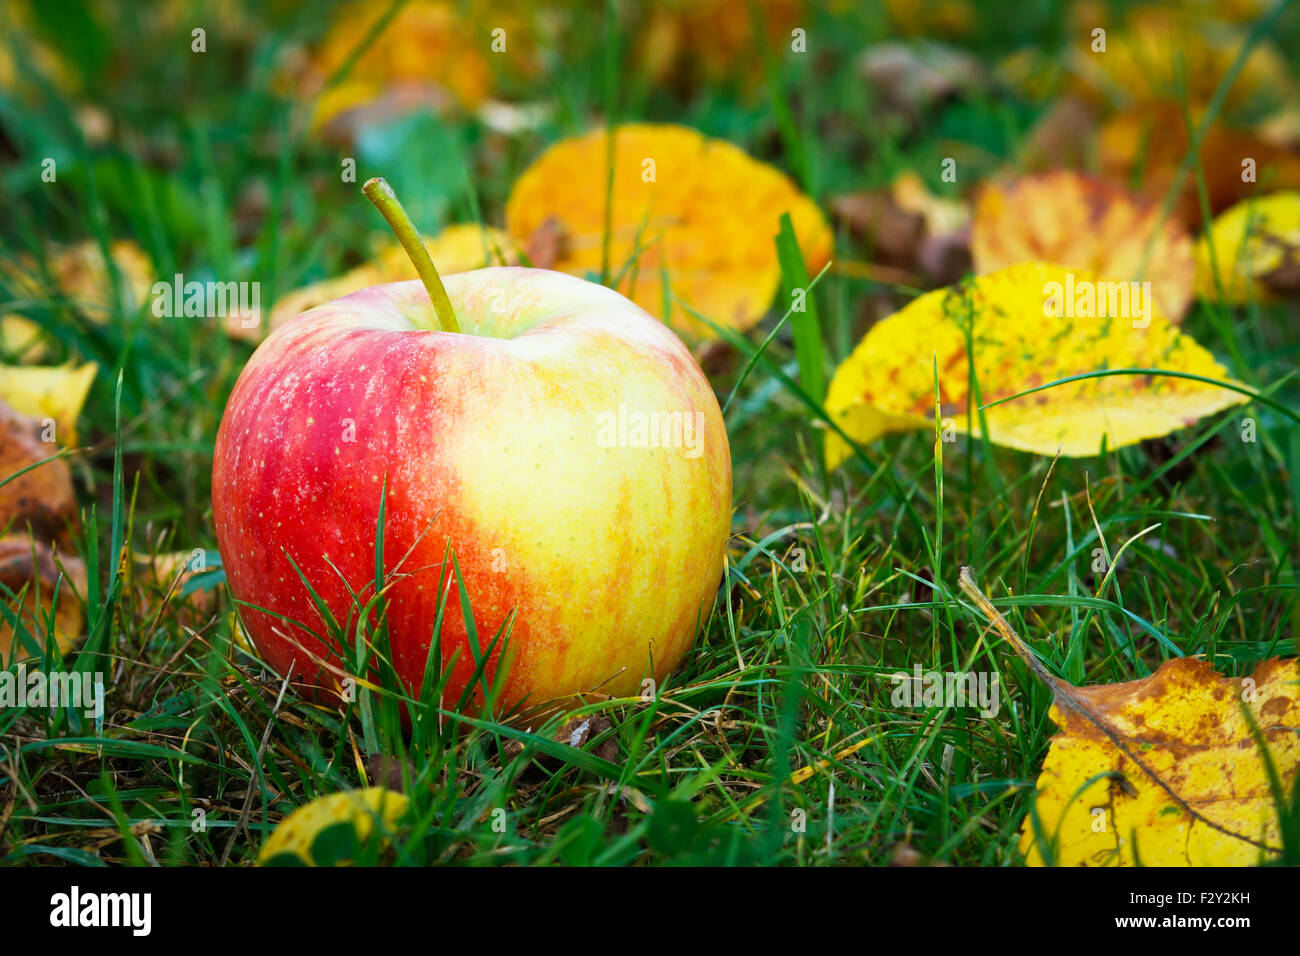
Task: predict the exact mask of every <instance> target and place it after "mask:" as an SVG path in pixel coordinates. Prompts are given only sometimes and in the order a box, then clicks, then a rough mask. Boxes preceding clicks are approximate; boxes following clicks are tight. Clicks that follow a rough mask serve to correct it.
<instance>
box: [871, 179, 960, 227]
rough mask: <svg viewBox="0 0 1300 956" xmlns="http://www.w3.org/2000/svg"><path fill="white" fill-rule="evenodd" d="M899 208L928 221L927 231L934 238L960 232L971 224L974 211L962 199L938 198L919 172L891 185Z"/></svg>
mask: <svg viewBox="0 0 1300 956" xmlns="http://www.w3.org/2000/svg"><path fill="white" fill-rule="evenodd" d="M889 191H890V193H891V194H892V195H893V197H894V202H896V203H897V204H898V206H899V208H901V209H903V210H904V211H905V212H910V213H915V214H917V215H919V216H920V217H921V218H922V219H923V220H924V221H925V230H926V232H928V233H929V234H930V235H932V236H937V235H943V234H945V233H952V232H959V231H960V230H962V229H964V228H966V227H967V226H969V225H970V220H971V210H970V206H969V205H967V204H966V203H965V202H963V201H962V200H960V199H948V198H945V197H942V196H936V195H935V194H934V193H932V192H931V191H930V187H928V186H927V185H926V184H925V181H924V180H923V179H921V177H920V176H918V175H917V174H916V173H914V172H911V171H910V170H909V171H908V172H904V173H900V174H899V175H898V176H896V177H895V178H894V181H893V182H892V183H891V184H890V186H889Z"/></svg>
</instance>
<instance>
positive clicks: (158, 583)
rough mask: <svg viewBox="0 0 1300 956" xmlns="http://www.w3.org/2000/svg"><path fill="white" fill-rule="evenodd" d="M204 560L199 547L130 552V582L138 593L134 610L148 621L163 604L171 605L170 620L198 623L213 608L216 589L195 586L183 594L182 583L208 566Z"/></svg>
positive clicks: (215, 600) (203, 620)
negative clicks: (193, 548) (152, 552)
mask: <svg viewBox="0 0 1300 956" xmlns="http://www.w3.org/2000/svg"><path fill="white" fill-rule="evenodd" d="M204 562H205V553H204V552H203V550H202V549H197V550H190V551H163V552H159V553H157V554H145V553H142V552H139V551H135V552H132V554H131V577H130V582H131V586H132V587H133V588H134V589H135V590H136V591H137V592H138V595H139V598H138V603H137V604H136V606H135V611H136V613H137V614H138V615H139V616H140V617H142V618H144V619H146V620H149V621H152V620H154V619H155V618H157V617H158V615H159V614H160V613H161V612H162V610H163V609H164V608H171V609H172V613H173V618H172V620H174V621H175V622H176V624H178V625H179V626H181V627H189V628H195V629H197V628H198V627H200V626H201V625H202V624H203V623H204V622H205V621H206V620H208V618H210V617H211V616H212V614H213V612H214V611H215V610H216V603H217V598H216V592H215V591H214V590H213V589H212V588H207V587H195V588H193V589H192V590H190V591H189V593H188V594H187V593H186V587H185V586H186V584H187V583H188V582H190V581H191V580H193V579H194V578H195V577H197V576H199V575H202V574H206V573H207V572H208V571H209V570H211V569H209V568H207V567H206V566H205V564H204Z"/></svg>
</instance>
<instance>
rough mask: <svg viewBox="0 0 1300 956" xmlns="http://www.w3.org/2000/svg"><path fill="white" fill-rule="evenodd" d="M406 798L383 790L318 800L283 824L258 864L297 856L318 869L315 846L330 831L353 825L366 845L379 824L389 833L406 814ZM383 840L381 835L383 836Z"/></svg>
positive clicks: (268, 839)
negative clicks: (313, 856) (321, 836)
mask: <svg viewBox="0 0 1300 956" xmlns="http://www.w3.org/2000/svg"><path fill="white" fill-rule="evenodd" d="M407 803H408V801H407V798H406V797H405V796H404V795H403V794H400V793H396V792H395V791H392V790H386V789H384V788H383V787H367V788H366V789H364V790H344V791H342V792H340V793H331V794H329V795H328V796H324V797H319V798H318V799H316V800H313V801H312V802H311V803H308V804H306V805H304V806H301V807H299V808H298V809H296V810H294V811H293V813H291V814H289V815H288V816H287V817H285V818H284V820H282V821H281V822H280V825H279V826H277V827H276V828H275V830H274V831H273V832H272V833H271V836H270V837H268V838H267V841H266V843H264V844H263V845H262V851H261V852H260V853H259V854H258V856H257V862H258V863H259V864H263V863H266V862H267V861H269V860H270V859H271V858H272V857H274V856H277V855H278V854H281V853H288V854H291V855H293V856H297V857H298V858H299V859H301V860H302V861H303V863H305V864H306V865H307V866H316V865H317V864H316V861H315V860H314V859H313V858H312V854H311V850H312V842H313V841H314V840H315V839H316V837H317V836H318V835H319V834H320V832H321V831H322V830H324V829H326V828H327V827H331V826H334V825H335V824H337V823H350V824H352V826H353V827H354V829H355V830H356V834H357V843H358V844H359V845H360V844H364V843H365V842H366V841H367V840H368V839H369V838H370V835H371V833H373V832H374V829H375V823H376V822H379V824H380V826H381V828H382V830H384V831H389V830H392V828H393V827H394V826H395V825H396V823H397V821H398V820H399V819H400V818H401V817H402V815H403V814H404V813H405V812H406V806H407ZM381 837H382V835H381Z"/></svg>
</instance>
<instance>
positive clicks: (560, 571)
mask: <svg viewBox="0 0 1300 956" xmlns="http://www.w3.org/2000/svg"><path fill="white" fill-rule="evenodd" d="M445 285H446V288H447V293H448V296H449V297H450V299H451V302H452V305H453V307H454V309H455V311H456V314H457V316H458V319H459V321H460V325H461V332H460V333H450V332H443V331H440V330H435V329H431V328H430V326H431V323H432V316H433V306H432V304H431V303H430V301H429V297H428V295H427V293H426V292H425V290H424V288H423V286H422V285H421V284H420V283H419V282H418V281H410V282H398V283H392V284H389V285H380V286H374V287H372V288H369V289H365V290H362V291H360V292H356V293H353V294H352V295H348V296H345V297H343V298H340V299H337V300H335V301H333V302H330V303H327V304H325V305H322V306H319V307H317V308H315V309H312V310H310V311H308V312H305V313H303V314H302V315H301V316H299V317H298V318H297V319H295V320H293V321H292V322H290V323H288V324H286V325H285V326H283V327H281V328H280V329H278V330H276V331H275V332H274V333H273V334H272V335H271V336H270V337H269V338H267V340H266V341H265V342H263V343H262V345H261V346H260V347H259V348H258V349H257V351H256V352H255V353H254V355H253V357H252V358H251V359H250V360H249V362H248V365H247V366H246V367H245V369H244V371H243V372H242V374H241V375H240V377H239V380H238V382H237V383H236V385H235V388H234V390H233V392H232V393H231V396H230V401H229V404H228V405H227V407H226V412H225V415H224V417H223V419H222V422H221V427H220V429H219V431H218V434H217V443H216V450H215V454H214V462H213V473H212V508H213V517H214V520H215V524H216V532H217V542H218V546H219V548H220V551H221V555H222V559H223V563H224V566H225V569H226V576H227V581H228V583H229V587H230V590H231V593H232V594H233V595H234V597H235V598H236V599H237V600H239V601H243V602H248V604H251V605H255V606H256V607H258V608H263V609H265V610H266V611H270V612H273V614H278V615H282V616H283V618H285V619H288V620H289V621H294V622H299V623H301V624H306V625H307V626H308V627H309V628H311V629H312V630H314V631H315V632H316V634H318V635H321V637H324V638H326V640H324V641H322V640H318V639H317V638H316V637H313V636H312V635H311V634H310V633H309V632H307V631H306V630H304V629H303V628H301V627H299V626H296V625H293V624H289V623H286V621H285V620H284V619H281V618H277V617H274V616H272V615H271V614H267V613H263V612H262V611H259V610H253V609H252V608H249V607H246V606H244V607H241V608H240V614H241V617H242V620H243V622H244V626H245V629H246V632H247V634H248V636H249V637H250V638H251V640H252V642H253V644H254V645H255V646H256V648H257V649H258V652H259V653H260V654H261V656H262V657H263V659H264V660H265V662H266V663H267V664H269V665H270V666H272V667H273V668H275V669H276V670H277V671H278V672H279V673H281V674H286V673H288V671H289V668H290V665H292V666H293V675H294V678H295V680H296V681H302V682H304V683H305V684H306V685H307V686H308V687H311V686H312V685H314V687H315V688H316V689H317V690H318V691H328V690H337V688H338V686H339V681H340V680H341V679H342V678H343V677H344V676H346V674H347V673H348V671H346V670H345V669H343V668H342V667H341V665H340V661H339V659H338V656H337V654H338V649H337V648H336V647H334V646H333V643H332V642H331V641H329V640H328V633H329V632H328V630H327V629H326V627H325V626H324V624H323V622H322V619H321V616H320V614H319V613H318V611H317V609H316V607H315V606H314V604H313V602H312V600H311V598H310V595H309V594H308V592H307V589H306V588H305V586H304V585H303V583H302V580H301V579H300V578H299V576H298V574H297V572H295V571H294V569H293V566H292V565H291V564H290V563H289V560H288V558H287V557H286V555H290V556H292V557H293V560H294V562H295V563H296V564H297V565H298V568H299V569H300V570H301V571H302V574H303V575H304V576H305V577H306V579H307V580H308V581H310V582H311V584H312V586H313V588H314V589H315V590H316V592H317V594H318V595H319V596H320V597H321V598H322V599H323V600H324V602H325V603H326V605H327V606H328V607H329V608H330V609H331V611H332V613H333V615H334V617H335V618H336V620H338V621H339V622H344V621H347V620H348V618H349V613H350V612H352V608H353V602H352V598H351V596H350V595H349V591H348V587H347V586H350V587H351V588H352V589H353V590H354V591H355V592H356V593H357V594H359V595H361V600H362V603H363V604H364V603H365V601H366V600H368V599H369V598H370V597H371V596H373V593H374V580H375V534H376V523H377V518H378V513H379V504H380V496H381V489H382V488H384V487H385V482H386V488H387V490H386V498H385V540H384V562H385V573H386V577H385V579H386V580H387V581H389V585H388V604H389V608H388V614H389V616H388V626H389V635H390V639H391V646H392V653H393V659H394V664H395V667H396V670H397V673H398V675H399V676H400V678H401V679H402V681H403V682H404V683H405V685H406V687H407V690H408V692H409V693H411V694H412V695H413V696H414V695H418V693H419V688H420V686H421V683H422V681H423V677H424V672H425V663H426V659H427V657H428V654H429V648H430V646H431V640H432V635H433V632H434V622H435V616H436V614H437V608H438V603H439V593H438V592H439V588H438V581H439V575H440V572H441V571H442V564H443V560H444V555H445V553H446V550H445V549H446V548H447V546H448V545H450V547H451V548H452V550H453V551H454V553H455V556H456V560H457V562H458V564H459V568H460V572H461V576H462V579H463V581H464V584H465V587H466V590H467V592H468V595H469V598H470V602H471V608H472V613H473V621H474V624H475V629H476V632H477V635H478V647H479V648H486V647H487V646H488V644H489V643H490V642H491V640H492V638H493V636H494V635H495V634H496V633H497V631H498V629H499V628H501V626H502V625H503V624H504V623H505V622H506V621H507V619H508V618H509V617H510V615H511V614H512V612H513V613H514V620H513V625H512V629H511V631H510V636H509V649H508V652H507V655H506V657H505V659H504V661H505V664H506V666H505V667H504V674H503V675H502V677H503V678H504V679H503V682H502V684H500V685H499V686H501V688H502V690H501V693H500V695H499V696H498V698H497V701H496V706H495V708H494V709H495V710H496V711H497V712H502V711H503V709H506V708H514V707H516V706H520V707H522V708H525V709H527V708H531V707H533V706H539V705H543V704H548V705H549V706H555V704H556V702H567V701H571V700H573V699H574V698H576V697H578V696H579V695H586V694H588V693H592V694H596V695H609V696H624V695H627V694H630V693H633V692H639V690H640V688H641V686H642V681H643V680H644V679H645V678H647V677H654V678H655V679H656V681H662V680H663V678H664V677H665V676H666V675H667V674H668V672H669V671H671V670H672V669H673V668H674V667H675V666H676V664H677V663H678V662H679V661H680V660H681V658H682V656H683V655H684V654H685V653H686V651H687V650H688V649H689V648H690V646H691V644H692V643H693V641H694V638H695V635H696V633H697V631H698V630H699V629H700V627H701V626H702V624H703V622H704V621H705V620H707V618H708V615H709V613H710V610H711V608H712V605H713V601H714V598H715V596H716V592H717V588H718V582H719V579H720V577H721V574H722V569H723V559H724V550H725V545H726V539H727V536H728V534H729V531H730V524H731V455H730V449H729V447H728V443H727V433H726V428H725V425H724V424H723V420H722V413H721V411H720V410H719V408H718V402H717V399H716V397H715V396H714V393H713V390H712V388H711V386H710V385H709V383H708V380H707V379H706V378H705V377H704V374H703V373H702V372H701V371H700V368H699V366H698V365H696V363H695V361H694V359H693V358H692V357H691V355H690V352H689V351H688V350H687V348H686V347H685V346H684V345H683V344H682V342H681V340H680V339H678V338H677V336H676V335H674V334H673V333H672V332H671V331H670V330H669V329H668V328H667V327H666V326H664V325H663V324H661V323H660V322H658V321H657V320H655V319H654V318H652V317H651V316H650V315H649V314H647V313H646V312H644V311H643V310H642V309H640V308H639V307H638V306H636V305H634V304H633V303H632V302H630V301H628V300H627V299H625V298H624V297H623V296H621V295H619V294H618V293H617V292H614V291H612V290H610V289H606V288H604V287H602V286H599V285H595V284H593V283H590V282H586V281H584V280H582V279H578V278H575V277H572V276H568V275H564V274H562V273H557V272H550V271H546V270H541V269H521V268H493V269H480V270H477V271H474V272H467V273H461V274H459V275H452V276H448V277H446V279H445ZM620 405H621V406H624V408H625V410H626V411H628V412H629V414H630V413H633V412H637V411H640V412H646V413H665V414H670V413H674V412H682V413H685V414H688V415H690V416H691V420H692V421H693V422H698V423H699V425H700V433H699V436H698V437H699V443H698V445H695V444H690V446H689V447H657V448H656V447H617V446H616V447H609V446H610V444H611V441H610V437H609V436H610V432H609V431H605V432H604V435H605V437H604V439H603V440H602V439H601V435H600V427H601V425H606V426H608V423H609V422H610V420H611V419H610V418H609V417H608V416H609V415H617V413H618V409H619V406H620ZM696 413H698V414H696ZM683 437H685V436H683ZM631 444H633V442H631V441H625V442H624V445H631ZM640 444H642V445H644V442H640ZM681 444H682V445H687V444H688V443H687V442H686V441H683V442H682V443H681ZM448 564H449V565H450V561H448ZM345 580H346V584H347V586H345V583H344V581H345ZM445 581H446V585H445V586H446V587H447V589H448V590H447V597H446V606H445V611H444V619H443V623H442V631H441V634H442V648H443V658H444V667H449V668H450V673H451V676H450V679H449V681H448V684H447V687H446V688H445V690H444V692H443V696H442V700H441V703H440V706H443V707H447V708H451V707H454V706H455V705H456V702H457V701H459V700H460V698H461V693H462V691H463V690H464V689H465V687H466V684H467V683H468V682H469V681H470V679H471V677H472V675H473V671H474V666H475V665H474V660H475V658H476V656H481V652H479V651H478V648H474V649H471V648H470V645H469V640H468V637H467V631H466V627H465V621H464V617H463V615H462V610H461V600H460V595H459V589H458V587H457V584H456V578H455V574H454V572H453V571H452V569H451V568H450V567H448V569H447V573H446V579H445ZM352 620H353V631H352V633H351V634H350V637H352V636H354V634H355V620H356V614H355V612H352ZM502 663H503V660H502V658H501V656H500V652H499V649H498V651H497V653H496V654H494V656H493V659H492V660H491V661H490V662H489V667H488V672H489V675H490V676H489V679H490V680H495V679H496V678H497V675H496V670H497V669H498V668H499V667H501V665H502ZM480 706H481V691H476V692H475V696H474V697H473V698H472V699H471V702H470V704H469V707H468V709H470V710H477V709H478V708H479V707H480Z"/></svg>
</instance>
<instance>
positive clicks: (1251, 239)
mask: <svg viewBox="0 0 1300 956" xmlns="http://www.w3.org/2000/svg"><path fill="white" fill-rule="evenodd" d="M1216 270H1217V277H1216ZM1196 292H1197V294H1198V295H1200V296H1202V297H1204V298H1206V299H1211V300H1215V301H1222V302H1227V303H1231V304H1235V305H1240V304H1243V303H1246V302H1252V301H1260V302H1268V301H1272V300H1275V299H1280V298H1284V297H1287V296H1294V295H1297V294H1300V192H1297V191H1294V190H1288V191H1286V192H1279V193H1273V194H1272V195H1269V196H1263V197H1261V198H1259V199H1246V200H1243V201H1242V202H1239V203H1237V204H1236V205H1235V206H1233V207H1231V208H1230V209H1228V210H1226V211H1224V212H1223V213H1221V214H1220V215H1219V216H1218V217H1217V218H1216V219H1215V220H1214V222H1213V223H1211V224H1210V228H1209V230H1208V232H1207V233H1206V234H1205V235H1204V236H1202V237H1201V239H1200V241H1199V242H1198V243H1197V244H1196Z"/></svg>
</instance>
